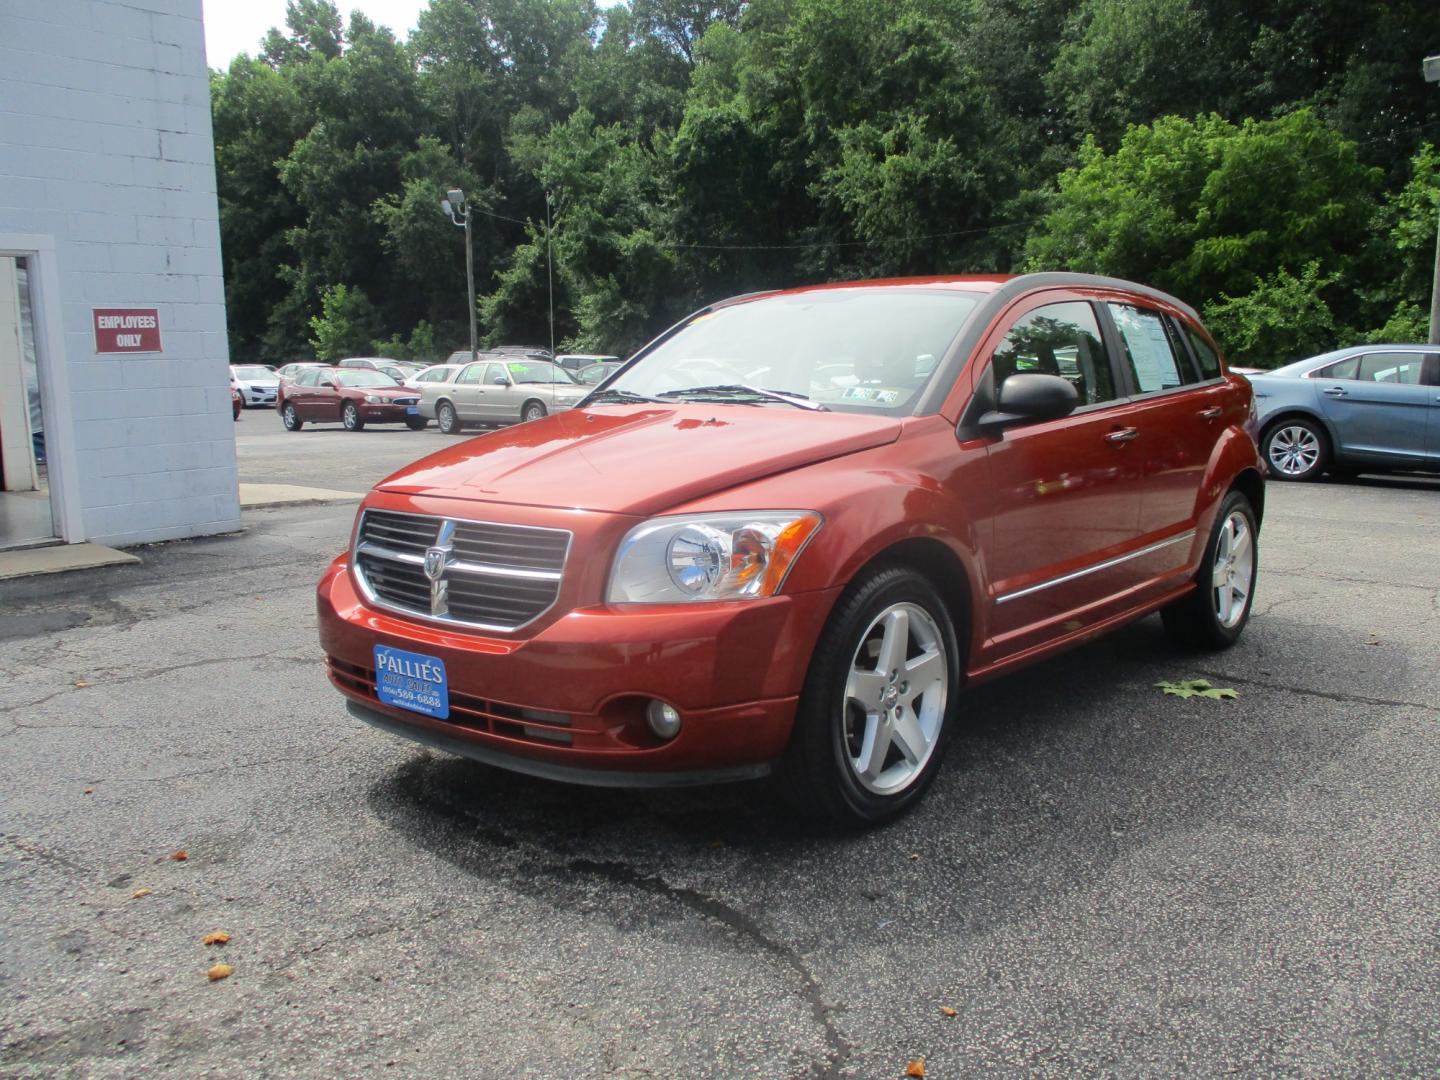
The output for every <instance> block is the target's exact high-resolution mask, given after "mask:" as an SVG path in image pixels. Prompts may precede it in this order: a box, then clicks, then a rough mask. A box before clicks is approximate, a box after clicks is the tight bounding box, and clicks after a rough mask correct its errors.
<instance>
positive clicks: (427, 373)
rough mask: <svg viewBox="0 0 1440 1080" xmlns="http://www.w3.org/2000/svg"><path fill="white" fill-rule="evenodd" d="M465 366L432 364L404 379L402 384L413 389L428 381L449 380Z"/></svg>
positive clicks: (417, 388)
mask: <svg viewBox="0 0 1440 1080" xmlns="http://www.w3.org/2000/svg"><path fill="white" fill-rule="evenodd" d="M464 366H465V365H464V364H431V365H430V366H429V367H427V368H425V369H424V370H422V371H417V372H416V373H415V374H414V375H411V376H410V377H409V378H408V379H405V380H403V381H402V382H401V385H402V386H407V387H409V388H410V389H411V390H419V389H420V388H421V387H422V386H424V385H425V384H426V383H438V382H449V381H450V380H451V379H453V378H454V377H455V372H457V371H459V370H460V369H461V368H463V367H464Z"/></svg>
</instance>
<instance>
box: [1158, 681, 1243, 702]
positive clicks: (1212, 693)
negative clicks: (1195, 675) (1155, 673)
mask: <svg viewBox="0 0 1440 1080" xmlns="http://www.w3.org/2000/svg"><path fill="white" fill-rule="evenodd" d="M1155 685H1156V686H1158V687H1159V688H1160V690H1161V692H1162V693H1164V694H1167V695H1169V696H1170V697H1178V698H1192V697H1203V698H1212V699H1214V700H1216V701H1219V700H1220V699H1221V698H1238V697H1239V696H1240V695H1239V693H1238V692H1236V691H1234V690H1231V689H1230V688H1229V687H1225V686H1211V685H1210V683H1209V682H1208V681H1206V680H1205V679H1184V680H1182V681H1181V682H1169V681H1168V680H1166V681H1161V682H1157V683H1156V684H1155Z"/></svg>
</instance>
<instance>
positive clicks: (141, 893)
mask: <svg viewBox="0 0 1440 1080" xmlns="http://www.w3.org/2000/svg"><path fill="white" fill-rule="evenodd" d="M150 893H151V890H150V889H136V890H135V891H134V892H132V893H131V894H130V899H131V900H139V899H140V898H141V897H142V896H149V895H150Z"/></svg>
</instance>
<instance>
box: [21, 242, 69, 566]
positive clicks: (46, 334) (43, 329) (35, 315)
mask: <svg viewBox="0 0 1440 1080" xmlns="http://www.w3.org/2000/svg"><path fill="white" fill-rule="evenodd" d="M0 256H7V257H10V256H13V257H16V258H22V259H24V260H25V263H26V271H27V278H28V281H29V285H30V314H31V319H32V320H33V322H34V325H35V369H36V373H37V374H38V376H39V379H40V407H41V409H42V413H43V416H44V418H45V483H46V485H47V486H48V487H49V489H50V518H51V521H52V522H53V523H54V527H55V531H56V533H58V534H59V539H60V540H62V541H64V542H65V543H67V544H78V543H82V542H83V541H84V540H85V526H84V513H83V510H82V508H81V505H80V482H79V478H78V476H77V475H76V472H75V470H76V467H77V466H76V463H77V461H78V460H79V456H78V454H77V451H76V447H75V416H74V412H73V411H72V410H71V408H70V373H69V368H68V365H67V364H66V362H65V320H64V313H63V301H62V299H61V297H62V295H63V294H62V293H61V291H60V267H59V254H58V252H57V250H56V246H55V238H54V237H53V236H39V235H26V234H23V233H19V234H16V233H0Z"/></svg>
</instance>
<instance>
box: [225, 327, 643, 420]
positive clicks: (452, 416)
mask: <svg viewBox="0 0 1440 1080" xmlns="http://www.w3.org/2000/svg"><path fill="white" fill-rule="evenodd" d="M549 357H550V353H549V351H548V350H544V349H539V348H530V347H522V346H502V347H500V348H494V349H486V350H483V351H482V352H480V353H479V354H478V359H476V360H475V361H474V362H471V353H470V351H469V350H468V349H467V350H462V351H458V352H455V353H452V354H451V357H450V359H449V360H447V361H446V362H445V363H443V364H431V365H429V366H428V367H425V366H422V365H420V364H415V363H408V362H401V361H394V360H387V359H385V358H383V357H367V356H357V357H349V358H347V359H344V360H340V361H338V362H337V363H335V364H323V363H320V362H318V361H306V360H300V361H295V362H293V363H289V364H286V365H284V366H283V367H281V368H279V369H275V368H271V367H269V366H268V365H262V364H237V365H233V366H232V367H231V369H230V371H231V380H230V381H231V387H232V390H233V391H234V399H235V401H236V402H238V404H237V405H236V407H235V416H236V418H237V419H238V418H239V415H240V409H241V408H243V407H245V406H246V405H274V406H275V408H276V409H277V410H278V411H279V413H280V416H281V419H282V420H283V421H284V424H285V427H286V428H287V429H289V430H290V431H299V430H300V429H301V428H303V427H304V426H305V424H307V423H336V422H338V423H342V424H344V425H345V427H346V428H348V429H349V430H351V431H359V430H361V429H363V428H364V427H365V425H366V424H368V423H405V424H407V425H408V426H409V427H411V428H412V429H414V430H417V431H418V430H420V429H422V428H424V427H425V426H426V425H427V424H428V423H429V421H431V420H435V421H437V422H438V424H439V427H440V430H441V431H443V432H445V433H446V434H456V433H458V432H460V431H462V430H464V428H465V427H466V426H468V425H472V424H486V425H499V424H508V423H516V422H519V421H526V420H537V419H539V418H540V417H542V416H546V415H548V414H550V413H555V412H563V411H565V410H566V409H569V408H571V407H573V406H574V405H575V404H576V403H577V402H578V401H580V400H581V399H582V398H583V397H585V395H586V394H587V393H588V392H589V391H590V390H591V389H592V388H594V387H596V386H598V385H599V384H600V383H602V382H604V381H605V379H607V378H608V377H609V376H610V375H612V374H613V373H614V372H616V371H617V370H619V369H620V368H621V367H622V366H623V364H622V362H621V361H620V358H619V357H617V356H614V355H609V354H589V353H565V354H562V355H560V356H558V357H556V358H555V359H554V360H553V361H552V360H551V359H549Z"/></svg>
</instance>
